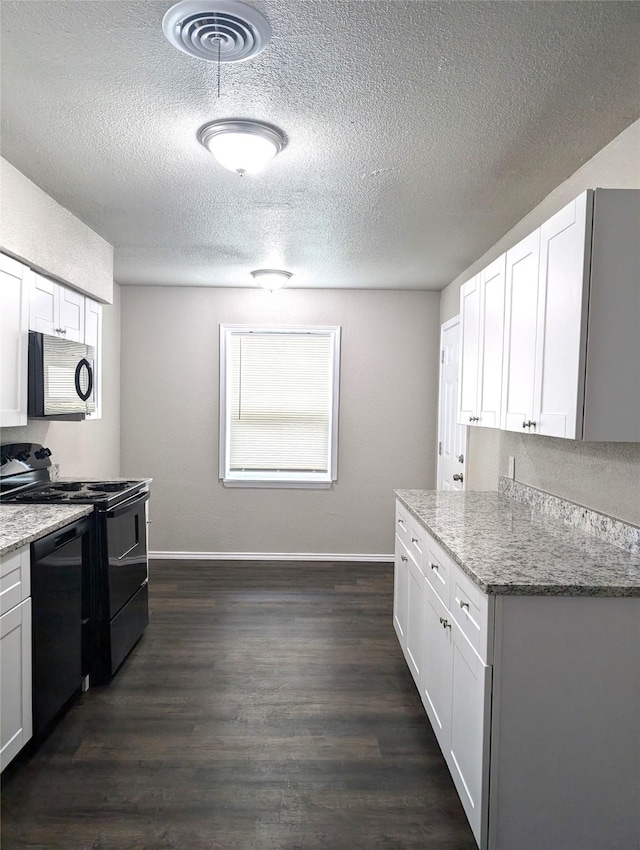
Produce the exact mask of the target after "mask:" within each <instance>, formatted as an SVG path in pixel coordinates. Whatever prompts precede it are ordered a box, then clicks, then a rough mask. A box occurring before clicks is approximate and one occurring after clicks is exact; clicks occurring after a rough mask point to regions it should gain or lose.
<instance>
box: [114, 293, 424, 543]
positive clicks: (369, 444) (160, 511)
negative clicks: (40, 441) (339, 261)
mask: <svg viewBox="0 0 640 850" xmlns="http://www.w3.org/2000/svg"><path fill="white" fill-rule="evenodd" d="M438 314H439V294H438V293H434V292H385V291H372V290H295V289H288V290H282V291H280V292H277V293H274V294H270V293H268V292H265V291H263V290H259V289H250V290H246V289H243V290H240V289H236V290H234V289H200V288H176V287H166V288H164V287H129V286H128V287H123V289H122V382H121V389H122V422H123V428H122V469H123V472H125V473H126V474H127V475H145V476H152V477H153V479H154V481H153V485H152V500H151V531H150V534H151V537H150V548H151V550H152V551H162V552H198V553H203V552H210V553H224V552H227V553H235V552H255V553H296V552H297V553H310V554H322V553H332V554H365V553H368V554H391V553H392V550H393V524H394V497H393V488H395V487H418V488H432V487H434V486H435V449H434V447H435V441H436V406H437V380H438V335H439V325H438ZM227 322H228V323H245V322H246V323H252V324H260V323H262V324H283V325H284V324H324V325H331V324H337V325H341V326H342V359H341V392H340V434H339V457H338V481H337V483H336V484H335V485H334V487H333V488H332V489H330V490H286V489H285V490H277V489H244V488H243V489H231V488H224V487H223V486H222V484H221V483H220V481H219V479H218V345H219V331H218V325H219V324H220V323H227Z"/></svg>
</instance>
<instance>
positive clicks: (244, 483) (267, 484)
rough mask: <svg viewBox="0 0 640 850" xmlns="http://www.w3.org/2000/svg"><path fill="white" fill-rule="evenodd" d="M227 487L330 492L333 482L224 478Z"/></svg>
mask: <svg viewBox="0 0 640 850" xmlns="http://www.w3.org/2000/svg"><path fill="white" fill-rule="evenodd" d="M222 484H223V485H224V486H225V487H253V488H256V489H261V488H271V489H277V490H283V489H287V490H329V489H330V488H331V487H333V481H296V480H294V479H291V480H285V479H271V480H268V479H256V478H223V479H222Z"/></svg>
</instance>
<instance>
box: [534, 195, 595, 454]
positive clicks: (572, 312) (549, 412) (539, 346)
mask: <svg viewBox="0 0 640 850" xmlns="http://www.w3.org/2000/svg"><path fill="white" fill-rule="evenodd" d="M590 207H591V197H590V196H588V195H587V193H586V192H584V193H583V194H582V195H580V197H579V198H576V200H575V201H572V202H571V203H570V204H568V205H567V206H566V207H565V208H564V209H562V210H560V212H559V213H557V214H556V215H554V216H553V218H551V219H549V221H547V222H546V223H545V224H543V225H542V227H541V228H540V269H539V287H538V315H537V322H536V327H537V339H536V354H535V380H534V404H533V412H532V416H531V417H530V418H531V419H532V420H533V421H534V422H535V425H531V426H529V427H530V429H531V430H532V431H533V430H535V431H536V433H538V434H545V435H546V436H548V437H568V438H570V439H573V440H575V439H579V438H580V437H581V436H582V421H581V419H582V407H583V391H584V380H583V376H584V356H585V334H586V329H587V321H586V319H587V306H588V294H589V287H588V280H589V251H588V246H589V242H588V241H587V216H589V218H590V217H591V210H590Z"/></svg>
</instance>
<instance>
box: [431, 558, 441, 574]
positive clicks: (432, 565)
mask: <svg viewBox="0 0 640 850" xmlns="http://www.w3.org/2000/svg"><path fill="white" fill-rule="evenodd" d="M429 566H430V567H431V569H432V570H434V572H436V573H437V572H438V569H439V567H438V565H437V564H432V563H431V561H429Z"/></svg>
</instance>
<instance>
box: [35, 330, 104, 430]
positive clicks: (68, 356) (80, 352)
mask: <svg viewBox="0 0 640 850" xmlns="http://www.w3.org/2000/svg"><path fill="white" fill-rule="evenodd" d="M42 354H43V356H42V371H43V375H42V377H43V391H44V392H43V395H44V415H45V416H51V415H54V416H55V415H64V414H69V413H82V414H86V413H89V412H93V410H95V402H94V396H93V358H94V354H93V348H92V347H91V346H90V345H84V344H83V343H79V342H72V341H70V340H66V339H58V338H57V337H51V336H46V335H43V352H42Z"/></svg>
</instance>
